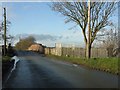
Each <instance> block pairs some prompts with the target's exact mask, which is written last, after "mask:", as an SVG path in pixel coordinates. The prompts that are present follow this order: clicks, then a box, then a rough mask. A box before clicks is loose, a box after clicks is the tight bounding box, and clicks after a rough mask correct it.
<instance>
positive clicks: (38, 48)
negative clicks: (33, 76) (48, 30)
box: [28, 43, 45, 54]
mask: <svg viewBox="0 0 120 90" xmlns="http://www.w3.org/2000/svg"><path fill="white" fill-rule="evenodd" d="M44 48H45V46H43V45H42V44H38V43H36V44H32V45H31V46H30V47H29V48H28V50H29V51H34V52H39V53H41V54H44Z"/></svg>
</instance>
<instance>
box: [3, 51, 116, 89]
mask: <svg viewBox="0 0 120 90" xmlns="http://www.w3.org/2000/svg"><path fill="white" fill-rule="evenodd" d="M18 56H19V58H20V61H19V62H18V63H17V67H16V69H15V70H14V71H13V73H12V74H11V76H10V78H9V80H8V81H7V83H6V85H5V86H4V87H5V88H117V87H118V77H117V76H116V75H112V74H109V73H105V72H101V71H95V70H89V69H86V68H83V67H81V66H75V65H72V64H69V63H64V62H62V61H56V60H52V59H49V58H47V57H42V56H41V55H39V54H36V53H33V52H19V53H18Z"/></svg>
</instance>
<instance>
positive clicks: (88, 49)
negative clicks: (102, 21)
mask: <svg viewBox="0 0 120 90" xmlns="http://www.w3.org/2000/svg"><path fill="white" fill-rule="evenodd" d="M90 34H91V33H90V0H88V41H87V52H86V53H87V58H88V59H89V58H90V55H91V50H90V43H91V42H90Z"/></svg>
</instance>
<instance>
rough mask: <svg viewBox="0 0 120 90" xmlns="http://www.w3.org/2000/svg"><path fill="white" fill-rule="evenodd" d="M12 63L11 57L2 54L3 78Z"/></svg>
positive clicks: (11, 66)
mask: <svg viewBox="0 0 120 90" xmlns="http://www.w3.org/2000/svg"><path fill="white" fill-rule="evenodd" d="M13 65H14V60H11V57H9V56H3V57H2V76H3V80H4V78H5V76H6V75H7V74H8V73H9V72H10V71H11V69H12V68H13Z"/></svg>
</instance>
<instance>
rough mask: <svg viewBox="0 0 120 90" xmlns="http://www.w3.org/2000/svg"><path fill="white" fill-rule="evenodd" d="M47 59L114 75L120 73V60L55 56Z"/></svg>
mask: <svg viewBox="0 0 120 90" xmlns="http://www.w3.org/2000/svg"><path fill="white" fill-rule="evenodd" d="M47 57H49V58H54V59H55V60H62V61H67V62H70V63H74V64H79V65H83V66H86V67H88V68H91V69H96V70H101V71H105V72H109V73H113V74H119V73H120V72H119V70H118V66H119V65H120V63H118V58H91V59H89V60H87V59H85V58H77V57H66V56H55V55H47ZM118 64H119V65H118Z"/></svg>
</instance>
